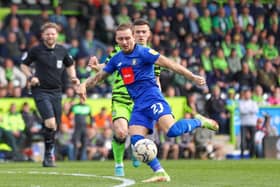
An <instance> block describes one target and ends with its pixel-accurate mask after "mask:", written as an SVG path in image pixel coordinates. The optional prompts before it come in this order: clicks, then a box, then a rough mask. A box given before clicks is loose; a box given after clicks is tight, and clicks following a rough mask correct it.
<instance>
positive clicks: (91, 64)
mask: <svg viewBox="0 0 280 187" xmlns="http://www.w3.org/2000/svg"><path fill="white" fill-rule="evenodd" d="M88 66H89V67H90V68H91V69H93V70H95V71H96V72H98V71H100V70H102V69H103V68H104V66H105V64H99V62H98V59H97V58H96V56H92V57H90V59H89V62H88Z"/></svg>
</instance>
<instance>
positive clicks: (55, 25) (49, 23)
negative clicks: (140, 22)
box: [41, 22, 59, 32]
mask: <svg viewBox="0 0 280 187" xmlns="http://www.w3.org/2000/svg"><path fill="white" fill-rule="evenodd" d="M49 28H54V29H56V31H58V30H59V29H58V25H57V24H56V23H53V22H47V23H45V24H44V25H42V27H41V32H44V31H45V30H47V29H49Z"/></svg>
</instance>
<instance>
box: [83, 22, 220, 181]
mask: <svg viewBox="0 0 280 187" xmlns="http://www.w3.org/2000/svg"><path fill="white" fill-rule="evenodd" d="M115 39H116V42H117V43H118V45H119V46H120V48H121V51H120V52H118V53H117V54H115V55H114V56H113V57H112V58H111V60H110V61H109V62H108V63H107V64H106V66H105V67H104V68H103V69H102V70H100V71H99V72H98V73H97V74H96V75H95V76H94V77H90V78H88V79H87V80H86V81H85V82H84V83H82V84H81V85H80V86H79V89H78V92H79V93H78V94H79V95H80V97H81V98H82V99H86V89H87V88H88V87H92V86H94V85H96V84H97V83H98V82H99V81H101V80H103V79H105V78H106V77H107V76H108V75H110V74H112V73H113V72H115V71H118V72H119V73H120V74H121V76H122V79H123V82H124V84H125V85H126V88H127V90H128V93H129V95H130V96H131V98H132V99H133V101H134V108H133V111H132V114H131V118H130V121H129V135H130V137H131V144H132V145H135V144H136V142H137V141H139V140H141V139H143V138H145V137H146V135H147V134H151V133H152V132H153V125H154V123H153V121H156V122H157V123H158V125H159V128H161V129H162V130H163V131H164V132H165V133H166V135H167V136H168V137H176V136H180V135H182V134H184V133H188V132H191V131H192V130H194V129H195V128H198V127H202V128H208V129H210V130H214V131H217V130H218V129H219V126H218V124H217V123H216V122H215V121H214V120H211V119H208V118H205V117H203V116H201V115H199V114H196V115H195V118H194V119H181V120H178V121H175V119H174V117H173V115H172V111H171V108H170V106H169V105H168V103H167V102H166V100H165V99H164V97H163V95H162V93H161V91H160V89H159V87H158V85H157V84H156V79H155V75H154V64H157V65H159V66H162V67H165V68H169V69H171V70H173V71H174V72H176V73H179V74H181V75H183V76H185V77H186V78H188V79H190V80H192V81H193V82H195V83H196V84H198V85H199V86H204V85H205V84H206V81H205V79H204V78H203V77H201V76H199V75H195V74H193V73H192V72H191V71H189V70H188V69H186V68H185V67H183V66H181V65H180V64H177V63H175V62H173V61H171V60H170V59H168V58H167V57H165V56H163V55H160V54H159V53H158V52H156V51H155V50H153V49H150V48H147V47H144V46H141V45H138V44H136V43H135V39H134V37H133V26H132V25H130V24H121V25H119V26H118V28H117V29H116V38H115ZM147 164H148V165H149V166H150V167H151V169H152V170H153V171H154V175H153V176H152V177H151V178H149V179H146V180H144V181H143V182H161V181H165V182H168V181H170V177H169V175H168V174H167V172H166V171H165V170H164V169H163V167H162V166H161V164H160V162H159V160H158V159H157V158H155V159H153V160H152V161H150V162H148V163H147Z"/></svg>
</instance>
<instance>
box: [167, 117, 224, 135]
mask: <svg viewBox="0 0 280 187" xmlns="http://www.w3.org/2000/svg"><path fill="white" fill-rule="evenodd" d="M199 127H202V128H208V129H210V130H218V129H219V126H218V123H217V122H216V121H214V120H211V119H209V118H206V117H203V116H201V115H197V116H196V119H180V120H178V121H176V122H175V123H174V124H173V125H172V126H171V127H170V128H169V129H168V131H167V134H166V135H167V136H168V137H177V136H180V135H182V134H184V133H188V132H192V131H193V130H194V129H196V128H199Z"/></svg>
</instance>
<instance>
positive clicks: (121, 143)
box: [112, 136, 125, 177]
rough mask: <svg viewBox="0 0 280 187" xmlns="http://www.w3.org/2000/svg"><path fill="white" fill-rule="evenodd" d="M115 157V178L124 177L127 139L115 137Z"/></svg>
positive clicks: (113, 143)
mask: <svg viewBox="0 0 280 187" xmlns="http://www.w3.org/2000/svg"><path fill="white" fill-rule="evenodd" d="M112 148H113V155H114V160H115V176H117V177H123V176H124V175H125V173H124V164H123V156H124V151H125V139H124V140H121V139H118V138H117V137H116V136H114V137H113V141H112Z"/></svg>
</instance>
